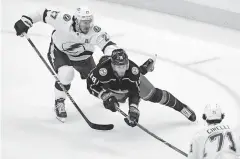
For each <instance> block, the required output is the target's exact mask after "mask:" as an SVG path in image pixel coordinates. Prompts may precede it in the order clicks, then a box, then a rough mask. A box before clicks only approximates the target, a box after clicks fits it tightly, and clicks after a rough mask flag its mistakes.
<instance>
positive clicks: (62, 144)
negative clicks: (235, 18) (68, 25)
mask: <svg viewBox="0 0 240 159" xmlns="http://www.w3.org/2000/svg"><path fill="white" fill-rule="evenodd" d="M83 4H84V5H88V6H89V7H90V8H91V9H92V10H93V11H94V13H95V23H96V24H98V25H99V26H101V27H102V28H103V29H104V30H106V31H107V32H108V33H109V34H110V35H111V36H112V39H113V40H114V41H115V42H116V43H117V44H119V45H120V46H122V47H123V48H125V49H126V50H127V51H128V54H129V56H130V58H131V59H133V61H135V62H136V63H137V64H142V63H143V62H144V61H145V60H147V58H149V57H151V56H152V55H153V54H155V53H157V54H158V60H157V63H156V67H155V70H154V72H152V73H149V74H148V75H147V77H148V78H149V80H150V81H151V82H152V83H153V84H154V85H155V86H156V87H158V88H161V89H165V90H168V91H169V92H171V93H172V94H174V95H175V96H176V97H177V98H179V99H180V100H181V101H182V102H185V103H186V104H188V105H189V106H190V107H191V108H192V109H193V110H194V111H195V112H196V114H197V117H198V122H195V123H191V122H189V121H188V120H187V119H186V118H185V117H184V116H183V115H181V114H180V113H178V112H175V111H174V110H172V109H169V108H167V107H164V106H162V105H160V104H153V103H150V102H145V101H142V102H141V104H140V111H141V116H140V121H139V122H140V123H141V124H142V125H143V126H145V127H146V128H148V129H149V130H151V131H152V132H154V133H155V134H157V135H158V136H160V137H161V138H163V139H164V140H166V141H168V142H170V143H171V144H173V145H174V146H176V147H178V148H179V149H181V150H183V151H185V152H188V149H189V142H190V140H191V138H192V136H193V135H194V134H195V133H196V132H197V131H198V130H199V129H200V128H202V127H203V126H204V122H203V121H202V120H201V116H202V113H203V109H204V107H205V105H206V104H208V103H218V104H220V105H221V106H222V108H223V110H224V112H225V114H226V118H225V120H224V122H226V123H229V124H230V125H232V126H233V127H235V128H236V130H237V128H239V126H238V125H240V85H239V81H240V74H239V69H240V62H239V59H240V45H239V44H240V32H238V31H234V30H229V29H226V28H219V27H216V26H212V25H208V24H203V23H199V22H195V21H188V20H185V19H180V18H178V17H173V16H169V15H164V14H160V13H157V12H151V11H147V10H140V9H136V8H132V7H125V6H122V5H116V4H110V3H109V4H108V3H104V2H101V1H81V0H79V1H73V0H71V1H57V0H56V1H54V0H51V1H47V0H46V1H43V0H42V1H40V0H39V1H32V0H31V1H30V0H29V1H23V0H3V1H2V27H1V35H2V50H1V60H2V61H1V62H2V157H3V158H4V159H16V158H24V159H33V158H34V159H43V158H44V159H52V158H57V159H79V158H83V159H93V158H98V159H108V158H109V159H112V158H116V159H123V158H124V159H127V158H129V159H133V158H136V159H140V158H141V159H146V158H171V159H173V158H174V159H184V158H185V157H184V156H182V155H181V154H179V153H177V152H176V151H174V150H172V149H171V148H169V147H167V146H165V145H164V144H163V143H161V142H159V141H157V140H156V139H154V138H152V137H151V136H149V135H148V134H146V133H144V132H143V131H142V130H140V129H139V128H130V127H128V126H127V125H126V124H125V123H124V121H123V117H122V116H121V115H120V114H118V113H111V112H110V111H108V110H105V109H104V108H103V106H102V103H101V101H100V100H98V99H95V98H94V97H93V96H92V95H90V94H89V93H88V91H87V89H86V82H85V81H83V80H80V78H79V77H80V76H79V75H78V74H77V73H76V72H75V79H74V81H73V83H72V87H71V90H70V94H71V95H72V96H73V98H74V99H75V101H76V102H77V103H78V105H79V107H80V108H82V110H83V111H84V113H85V114H86V115H87V116H88V117H89V119H90V120H91V121H93V122H96V123H112V124H114V125H115V128H114V130H112V131H107V132H104V131H96V130H92V129H91V128H89V127H88V126H87V124H86V123H85V121H84V120H83V119H82V117H81V115H80V114H79V113H78V112H77V111H76V109H75V108H74V106H73V105H72V103H71V102H70V101H67V103H66V107H67V112H68V119H67V121H66V123H64V124H62V123H60V122H58V121H57V120H56V119H55V114H54V111H53V105H54V91H53V90H54V78H53V77H52V76H51V74H50V73H49V72H48V70H47V69H46V68H45V66H44V65H43V63H42V62H41V60H40V59H39V57H38V56H37V55H36V53H35V52H34V50H33V49H32V48H31V46H30V45H29V44H28V42H27V40H26V39H25V38H20V37H16V36H15V32H14V29H13V25H14V23H15V22H16V21H17V20H18V19H19V18H20V17H21V15H22V14H27V13H30V12H31V11H35V10H36V9H38V8H41V7H49V8H50V9H51V8H53V9H65V10H71V9H74V8H75V7H79V6H81V5H83ZM52 29H53V28H51V27H50V26H48V25H45V24H43V23H38V24H36V25H34V27H33V28H31V29H30V31H29V37H30V38H31V39H32V40H33V42H34V43H35V45H36V46H37V48H38V49H39V50H40V52H41V53H42V54H43V56H44V57H45V58H46V54H47V51H48V45H49V42H50V35H51V31H52ZM100 56H101V52H99V51H96V53H95V55H94V58H95V59H96V60H97V59H99V57H100ZM121 107H122V108H123V109H124V110H125V111H127V104H124V105H122V106H121ZM239 134H240V133H239Z"/></svg>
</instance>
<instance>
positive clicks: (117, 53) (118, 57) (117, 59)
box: [111, 49, 129, 65]
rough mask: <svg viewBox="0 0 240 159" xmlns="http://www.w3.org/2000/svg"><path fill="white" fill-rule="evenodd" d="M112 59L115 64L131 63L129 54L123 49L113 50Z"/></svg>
mask: <svg viewBox="0 0 240 159" xmlns="http://www.w3.org/2000/svg"><path fill="white" fill-rule="evenodd" d="M111 61H112V64H114V65H126V64H128V63H129V61H128V56H127V54H126V52H125V51H124V50H123V49H115V50H113V52H112V56H111Z"/></svg>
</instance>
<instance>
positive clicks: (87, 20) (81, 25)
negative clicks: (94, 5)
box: [73, 7, 93, 34]
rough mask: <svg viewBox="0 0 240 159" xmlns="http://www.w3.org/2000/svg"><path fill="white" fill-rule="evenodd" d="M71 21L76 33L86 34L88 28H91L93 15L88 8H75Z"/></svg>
mask: <svg viewBox="0 0 240 159" xmlns="http://www.w3.org/2000/svg"><path fill="white" fill-rule="evenodd" d="M73 20H74V22H75V29H76V31H77V32H82V33H84V34H87V33H88V32H89V30H90V28H91V27H93V14H92V12H91V11H90V9H88V7H80V8H77V9H76V12H75V13H74V15H73Z"/></svg>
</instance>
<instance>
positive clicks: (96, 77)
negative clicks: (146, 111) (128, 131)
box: [87, 49, 140, 127]
mask: <svg viewBox="0 0 240 159" xmlns="http://www.w3.org/2000/svg"><path fill="white" fill-rule="evenodd" d="M87 88H88V91H89V92H90V93H91V94H93V95H94V96H96V97H98V98H100V99H102V100H103V105H104V107H105V108H106V109H109V110H111V111H112V112H116V108H115V106H119V102H125V101H126V99H127V98H128V103H129V112H128V115H129V119H128V118H125V119H124V121H125V122H126V123H127V124H128V125H129V126H132V127H134V126H136V123H137V122H138V118H139V114H140V113H139V110H138V105H139V101H140V96H139V90H140V72H139V67H138V66H137V65H136V64H135V63H134V62H133V61H131V60H129V59H128V56H127V54H126V53H125V51H124V50H123V49H116V50H114V51H113V52H112V56H111V58H109V59H107V60H105V61H104V62H102V63H100V64H99V65H98V66H97V67H95V68H94V69H93V70H92V71H91V73H90V74H89V76H88V78H87Z"/></svg>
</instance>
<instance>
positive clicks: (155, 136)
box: [115, 105, 188, 157]
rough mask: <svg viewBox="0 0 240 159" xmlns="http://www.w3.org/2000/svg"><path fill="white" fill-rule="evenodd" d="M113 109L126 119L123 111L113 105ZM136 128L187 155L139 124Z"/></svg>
mask: <svg viewBox="0 0 240 159" xmlns="http://www.w3.org/2000/svg"><path fill="white" fill-rule="evenodd" d="M115 108H116V109H117V111H118V112H119V113H121V114H122V115H123V116H124V117H126V118H128V115H127V114H126V113H124V111H122V110H121V109H120V108H119V107H118V106H117V105H115ZM137 127H139V128H140V129H142V130H143V131H145V132H146V133H148V134H149V135H151V136H152V137H154V138H155V139H157V140H159V141H161V142H163V143H164V144H165V145H167V146H169V147H170V148H172V149H173V150H175V151H177V152H179V153H180V154H182V155H183V156H185V157H187V156H188V155H187V154H186V153H185V152H183V151H182V150H180V149H178V148H177V147H175V146H173V145H172V144H170V143H168V142H167V141H165V140H163V139H161V138H160V137H158V136H157V135H155V134H154V133H152V132H151V131H149V130H148V129H146V128H145V127H143V126H142V125H141V124H139V123H137Z"/></svg>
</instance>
